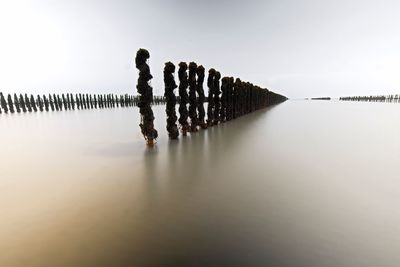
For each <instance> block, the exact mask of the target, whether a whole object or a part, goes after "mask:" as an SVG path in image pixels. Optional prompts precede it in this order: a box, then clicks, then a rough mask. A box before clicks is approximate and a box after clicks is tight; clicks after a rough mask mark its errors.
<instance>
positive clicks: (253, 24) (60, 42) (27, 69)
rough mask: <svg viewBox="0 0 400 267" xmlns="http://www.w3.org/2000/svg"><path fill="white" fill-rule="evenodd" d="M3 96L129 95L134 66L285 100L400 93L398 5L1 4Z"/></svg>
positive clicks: (157, 80) (192, 0)
mask: <svg viewBox="0 0 400 267" xmlns="http://www.w3.org/2000/svg"><path fill="white" fill-rule="evenodd" d="M0 33H1V34H0V90H2V91H3V92H13V91H16V92H28V93H31V92H32V93H47V92H49V91H51V92H53V91H54V92H56V91H59V92H88V93H97V92H104V93H105V92H114V93H135V94H136V87H135V86H136V79H137V70H136V69H135V66H134V56H135V53H136V50H137V49H138V48H140V47H143V48H147V49H148V50H149V51H150V55H151V58H150V61H149V63H150V68H151V71H152V74H153V76H154V79H153V81H152V85H153V87H154V92H155V94H157V95H159V94H163V92H164V86H163V77H162V75H163V74H162V70H163V67H164V62H166V61H169V60H170V61H172V62H174V63H175V64H176V65H177V64H178V63H179V62H180V61H187V62H189V61H195V62H197V63H198V64H203V65H204V66H205V67H206V68H211V67H214V68H216V69H218V70H219V71H220V72H221V74H222V75H223V76H224V75H227V76H234V77H240V78H241V79H242V80H246V81H250V82H253V83H254V84H257V85H260V86H262V87H266V88H269V89H271V90H273V91H275V92H278V93H282V94H284V95H286V96H288V97H292V98H298V97H309V96H325V95H327V96H341V95H358V94H362V95H364V94H380V93H400V1H368V0H365V1H352V0H348V1H341V0H336V1H311V0H308V1H295V0H293V1H288V0H279V1H278V0H276V1H275V0H274V1H268V0H265V1H261V0H260V1H257V0H254V1H251V0H246V1H236V0H231V1H227V0H223V1H211V0H168V1H167V0H159V1H152V0H143V1H122V0H120V1H116V0H109V1H84V0H60V1H49V0H36V1H34V0H33V1H21V0H9V1H7V0H2V1H1V2H0Z"/></svg>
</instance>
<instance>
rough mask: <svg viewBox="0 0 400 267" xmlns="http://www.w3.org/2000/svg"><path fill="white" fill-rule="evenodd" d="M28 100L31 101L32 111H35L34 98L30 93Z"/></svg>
mask: <svg viewBox="0 0 400 267" xmlns="http://www.w3.org/2000/svg"><path fill="white" fill-rule="evenodd" d="M30 102H31V106H32V109H33V111H34V112H37V107H36V103H35V98H34V97H33V95H31V98H30Z"/></svg>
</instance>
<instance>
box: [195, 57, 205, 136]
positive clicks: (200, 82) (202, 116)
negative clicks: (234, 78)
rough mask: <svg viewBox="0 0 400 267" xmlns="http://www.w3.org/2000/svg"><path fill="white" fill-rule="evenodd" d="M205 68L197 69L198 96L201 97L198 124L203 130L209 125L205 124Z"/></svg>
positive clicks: (198, 105) (198, 107) (198, 106)
mask: <svg viewBox="0 0 400 267" xmlns="http://www.w3.org/2000/svg"><path fill="white" fill-rule="evenodd" d="M204 71H205V69H204V67H203V66H202V65H200V66H198V67H197V87H196V90H197V94H198V96H199V99H198V104H197V110H198V113H199V117H198V124H199V126H200V127H201V128H202V129H206V128H207V124H206V123H205V116H206V112H205V110H204V102H205V100H206V96H205V95H204V88H203V83H204Z"/></svg>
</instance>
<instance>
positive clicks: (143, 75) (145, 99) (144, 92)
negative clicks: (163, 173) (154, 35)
mask: <svg viewBox="0 0 400 267" xmlns="http://www.w3.org/2000/svg"><path fill="white" fill-rule="evenodd" d="M149 58H150V54H149V52H148V51H147V50H146V49H139V50H138V51H137V53H136V58H135V64H136V68H137V69H138V70H139V78H138V82H137V86H136V88H137V91H138V93H139V94H140V103H139V111H140V115H141V122H140V124H139V126H140V128H141V131H142V134H143V136H144V138H145V139H146V141H147V145H150V146H151V145H153V144H154V141H155V139H157V137H158V132H157V130H156V129H155V128H154V115H153V110H152V109H151V102H152V100H153V88H152V87H151V86H150V85H149V81H150V80H151V79H152V78H153V76H152V75H151V73H150V67H149V65H147V60H148V59H149Z"/></svg>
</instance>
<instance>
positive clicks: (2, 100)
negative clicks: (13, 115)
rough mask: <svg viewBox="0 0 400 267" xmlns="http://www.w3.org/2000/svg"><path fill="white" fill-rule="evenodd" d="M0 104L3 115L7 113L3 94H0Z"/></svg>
mask: <svg viewBox="0 0 400 267" xmlns="http://www.w3.org/2000/svg"><path fill="white" fill-rule="evenodd" d="M0 102H1V107H2V108H3V111H4V113H8V106H7V101H6V99H5V98H4V95H3V93H0Z"/></svg>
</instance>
